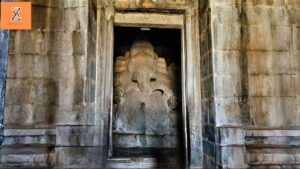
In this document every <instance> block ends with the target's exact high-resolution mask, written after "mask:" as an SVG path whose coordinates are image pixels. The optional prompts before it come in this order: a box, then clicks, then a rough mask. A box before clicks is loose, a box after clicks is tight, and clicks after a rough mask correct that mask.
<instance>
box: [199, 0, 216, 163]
mask: <svg viewBox="0 0 300 169" xmlns="http://www.w3.org/2000/svg"><path fill="white" fill-rule="evenodd" d="M199 3H200V9H199V10H200V18H199V20H200V54H201V104H202V105H201V109H202V126H203V127H202V137H203V139H202V144H203V167H204V168H215V161H216V159H215V151H216V147H215V146H216V144H215V114H216V112H215V105H214V90H213V88H214V79H213V77H214V76H213V65H212V44H211V20H210V19H211V11H210V8H209V7H210V6H209V5H210V2H209V1H206V0H205V1H204V0H203V1H200V2H199Z"/></svg>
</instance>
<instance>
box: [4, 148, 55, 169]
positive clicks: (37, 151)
mask: <svg viewBox="0 0 300 169" xmlns="http://www.w3.org/2000/svg"><path fill="white" fill-rule="evenodd" d="M53 158H54V150H53V148H52V147H49V146H48V145H30V146H29V145H11V146H2V147H1V150H0V168H1V169H2V168H17V167H18V168H20V167H21V168H24V167H26V168H43V167H49V166H52V164H51V161H54V160H53Z"/></svg>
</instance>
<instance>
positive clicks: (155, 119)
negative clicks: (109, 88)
mask: <svg viewBox="0 0 300 169" xmlns="http://www.w3.org/2000/svg"><path fill="white" fill-rule="evenodd" d="M114 76H115V77H114V101H115V104H116V108H115V120H114V134H117V135H118V138H115V137H114V139H116V140H115V141H114V142H115V143H114V144H117V146H121V147H156V146H157V145H156V144H155V143H154V142H155V141H154V140H151V138H154V137H162V136H166V135H176V134H177V127H176V125H177V113H174V112H175V111H174V110H175V108H176V106H177V103H176V100H177V99H176V96H175V93H176V92H175V89H176V84H175V82H173V81H171V79H172V76H174V66H173V65H171V66H169V68H167V64H166V61H165V59H164V58H162V57H158V56H157V54H156V53H155V52H154V48H153V46H152V45H151V43H149V42H145V41H139V42H135V43H134V44H133V45H132V46H131V48H130V50H129V51H128V52H126V53H125V56H119V57H117V58H116V65H115V72H114ZM148 136H151V138H150V137H148ZM121 137H123V138H121ZM133 138H139V139H136V140H135V141H132V140H133ZM129 140H131V141H129ZM156 140H157V138H156ZM157 141H158V140H157ZM169 141H170V140H169ZM159 142H160V141H159ZM157 144H161V146H163V143H162V142H160V143H157Z"/></svg>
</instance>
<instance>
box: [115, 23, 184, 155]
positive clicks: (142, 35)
mask: <svg viewBox="0 0 300 169" xmlns="http://www.w3.org/2000/svg"><path fill="white" fill-rule="evenodd" d="M114 35H115V36H114V38H115V39H114V56H115V58H116V57H118V56H124V54H125V52H126V51H128V50H129V49H130V47H131V45H132V44H133V43H134V42H135V41H149V42H151V44H152V45H153V46H154V50H155V52H156V53H157V54H158V56H159V57H163V58H165V60H166V63H167V65H168V66H169V65H170V64H171V63H174V64H175V65H176V66H177V67H178V70H179V72H178V77H176V78H178V79H177V84H176V86H177V93H176V96H177V98H178V106H177V108H176V111H178V117H179V118H178V122H177V127H178V131H179V135H178V140H179V142H180V143H179V145H178V146H177V147H172V148H170V147H163V148H162V147H160V148H157V147H134V148H126V147H117V146H114V147H113V156H117V157H136V156H138V157H141V156H145V157H158V158H160V159H162V160H172V159H173V160H174V159H177V160H178V159H183V157H182V155H183V154H184V153H183V150H182V148H183V130H182V128H183V127H182V123H183V120H182V113H181V110H182V109H181V73H180V70H181V30H180V29H159V28H151V29H150V30H141V28H138V27H117V26H116V27H115V28H114ZM115 137H118V136H117V135H116V134H113V138H115Z"/></svg>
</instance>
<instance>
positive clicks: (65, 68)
mask: <svg viewBox="0 0 300 169" xmlns="http://www.w3.org/2000/svg"><path fill="white" fill-rule="evenodd" d="M31 2H32V17H33V18H32V29H31V30H28V31H11V39H10V49H9V57H8V59H9V61H8V74H7V88H6V97H5V114H4V127H5V131H4V135H5V138H4V142H3V146H4V148H3V149H2V153H4V155H3V156H2V158H1V165H2V166H5V165H11V164H9V163H7V162H8V161H15V162H16V163H15V164H12V165H23V166H32V165H38V166H49V165H50V166H55V167H63V166H77V167H78V166H79V167H80V166H84V167H89V166H91V167H92V166H97V167H99V166H100V164H99V163H100V157H101V155H100V151H101V149H100V147H99V145H100V143H101V141H100V133H99V132H101V129H100V126H99V125H97V126H95V125H94V114H93V112H94V111H93V105H94V104H93V102H94V100H93V93H94V92H93V88H94V87H93V77H94V75H93V74H92V72H93V68H95V64H94V63H93V61H91V60H93V58H94V57H95V47H94V46H91V45H95V44H96V43H95V29H96V26H95V21H94V20H95V17H94V16H91V17H89V15H94V13H95V2H94V1H93V2H92V1H91V2H90V1H87V0H84V1H82V0H64V1H59V0H57V1H56V0H47V1H42V0H34V1H31ZM89 5H91V6H90V8H91V10H89ZM88 11H90V12H88ZM89 18H90V21H91V24H93V25H90V24H89ZM88 48H89V50H88ZM88 56H89V57H88ZM88 62H89V63H88ZM87 65H88V66H87ZM24 144H25V145H26V146H30V149H28V148H26V147H25V146H21V145H24ZM13 146H20V150H21V153H24V152H25V156H26V157H25V156H22V155H20V154H18V152H16V151H14V150H13V148H11V147H13ZM11 153H12V154H14V155H11ZM28 158H30V159H28Z"/></svg>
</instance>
